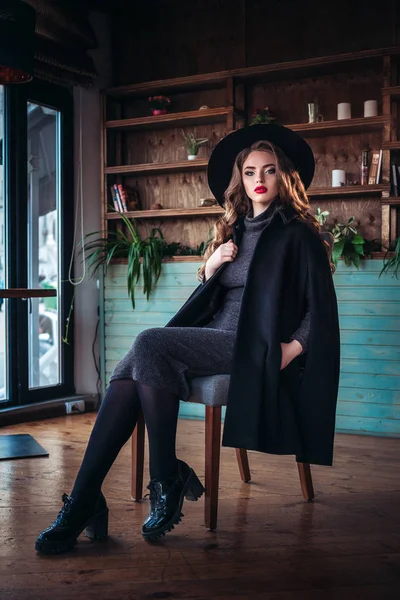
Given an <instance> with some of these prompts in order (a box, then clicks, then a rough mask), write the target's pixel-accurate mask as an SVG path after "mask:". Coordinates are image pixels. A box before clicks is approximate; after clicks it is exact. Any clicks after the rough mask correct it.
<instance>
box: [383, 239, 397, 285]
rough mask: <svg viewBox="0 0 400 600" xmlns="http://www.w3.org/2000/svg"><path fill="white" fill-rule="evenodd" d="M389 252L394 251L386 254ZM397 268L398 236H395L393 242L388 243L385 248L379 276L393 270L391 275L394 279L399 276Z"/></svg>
mask: <svg viewBox="0 0 400 600" xmlns="http://www.w3.org/2000/svg"><path fill="white" fill-rule="evenodd" d="M389 252H394V254H393V256H388V254H389ZM399 268H400V237H398V238H396V239H395V240H394V241H393V242H391V243H390V244H389V248H387V250H386V254H385V257H384V259H383V267H382V270H381V272H380V273H379V277H381V275H384V274H387V273H388V272H389V271H393V274H392V279H393V277H396V279H398V278H399Z"/></svg>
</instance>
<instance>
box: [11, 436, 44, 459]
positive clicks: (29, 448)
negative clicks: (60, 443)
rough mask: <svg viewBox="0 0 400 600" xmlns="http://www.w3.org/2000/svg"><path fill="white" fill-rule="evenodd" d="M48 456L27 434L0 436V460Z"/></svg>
mask: <svg viewBox="0 0 400 600" xmlns="http://www.w3.org/2000/svg"><path fill="white" fill-rule="evenodd" d="M33 456H49V453H48V452H47V451H46V450H45V449H44V448H43V447H42V446H41V445H40V444H38V443H37V441H36V440H34V439H33V437H32V436H31V435H29V433H16V434H13V435H1V434H0V460H7V459H10V458H29V457H33Z"/></svg>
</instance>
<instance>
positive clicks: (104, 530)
mask: <svg viewBox="0 0 400 600" xmlns="http://www.w3.org/2000/svg"><path fill="white" fill-rule="evenodd" d="M84 529H86V537H88V538H89V539H91V540H104V539H106V538H107V537H108V508H107V509H106V510H105V511H103V512H102V513H99V514H98V515H95V516H94V517H92V518H91V519H89V520H88V521H86V523H85V524H84V526H83V527H82V529H81V530H80V531H79V532H78V533H77V535H76V537H73V538H70V539H69V540H67V541H63V542H50V541H46V540H43V541H41V540H36V544H35V550H36V551H37V552H40V554H62V553H63V552H68V551H69V550H72V548H73V547H74V546H75V545H76V544H77V542H78V537H79V536H80V535H81V533H82V531H83V530H84Z"/></svg>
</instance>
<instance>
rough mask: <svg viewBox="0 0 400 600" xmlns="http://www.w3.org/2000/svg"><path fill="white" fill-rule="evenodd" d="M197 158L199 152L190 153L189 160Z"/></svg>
mask: <svg viewBox="0 0 400 600" xmlns="http://www.w3.org/2000/svg"><path fill="white" fill-rule="evenodd" d="M196 158H197V154H188V160H195V159H196Z"/></svg>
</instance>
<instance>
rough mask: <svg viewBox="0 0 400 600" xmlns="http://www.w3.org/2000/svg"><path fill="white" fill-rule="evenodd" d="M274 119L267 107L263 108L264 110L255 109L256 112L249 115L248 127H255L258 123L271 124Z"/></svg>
mask: <svg viewBox="0 0 400 600" xmlns="http://www.w3.org/2000/svg"><path fill="white" fill-rule="evenodd" d="M275 119H276V117H274V116H273V114H272V111H271V109H270V107H269V106H265V107H264V108H256V110H255V111H254V112H253V113H252V114H251V121H250V125H257V124H258V123H267V124H268V123H272V121H275Z"/></svg>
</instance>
